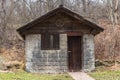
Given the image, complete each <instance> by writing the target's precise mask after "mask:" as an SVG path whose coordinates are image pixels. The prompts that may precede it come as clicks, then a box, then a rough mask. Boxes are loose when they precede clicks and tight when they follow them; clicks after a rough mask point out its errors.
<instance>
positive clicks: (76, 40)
mask: <svg viewBox="0 0 120 80" xmlns="http://www.w3.org/2000/svg"><path fill="white" fill-rule="evenodd" d="M68 67H69V71H80V70H81V69H82V53H81V37H80V36H69V37H68Z"/></svg>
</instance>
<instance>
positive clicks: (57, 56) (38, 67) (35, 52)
mask: <svg viewBox="0 0 120 80" xmlns="http://www.w3.org/2000/svg"><path fill="white" fill-rule="evenodd" d="M25 43H26V44H25V47H26V49H25V51H26V52H25V53H26V70H27V71H28V72H32V73H62V72H67V71H68V68H67V57H68V56H67V35H66V34H60V49H59V50H41V35H40V34H32V35H27V36H26V42H25Z"/></svg>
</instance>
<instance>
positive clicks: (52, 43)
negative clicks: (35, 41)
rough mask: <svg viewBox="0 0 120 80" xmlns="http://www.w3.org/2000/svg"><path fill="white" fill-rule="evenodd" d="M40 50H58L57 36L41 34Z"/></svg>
mask: <svg viewBox="0 0 120 80" xmlns="http://www.w3.org/2000/svg"><path fill="white" fill-rule="evenodd" d="M41 49H42V50H57V49H59V34H42V35H41Z"/></svg>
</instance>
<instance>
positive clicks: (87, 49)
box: [82, 34, 95, 72]
mask: <svg viewBox="0 0 120 80" xmlns="http://www.w3.org/2000/svg"><path fill="white" fill-rule="evenodd" d="M82 68H83V70H84V71H86V72H88V71H92V70H94V69H95V55H94V36H93V35H92V34H85V35H83V67H82Z"/></svg>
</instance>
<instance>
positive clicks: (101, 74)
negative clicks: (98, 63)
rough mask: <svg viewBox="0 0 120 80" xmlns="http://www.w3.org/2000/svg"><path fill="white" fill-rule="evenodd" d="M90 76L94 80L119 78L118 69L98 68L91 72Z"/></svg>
mask: <svg viewBox="0 0 120 80" xmlns="http://www.w3.org/2000/svg"><path fill="white" fill-rule="evenodd" d="M90 76H91V77H93V78H94V79H95V80H120V71H112V70H108V69H105V68H99V69H97V70H96V71H95V72H91V73H90Z"/></svg>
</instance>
